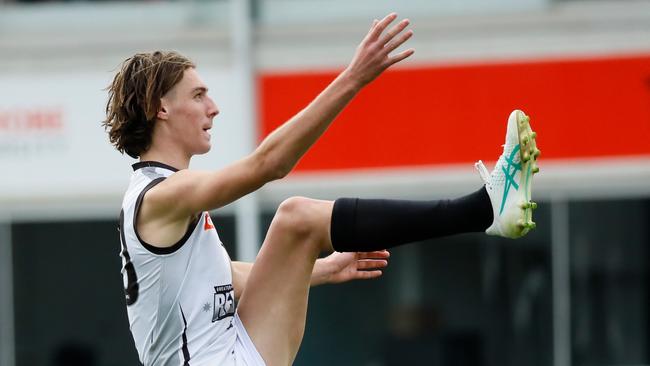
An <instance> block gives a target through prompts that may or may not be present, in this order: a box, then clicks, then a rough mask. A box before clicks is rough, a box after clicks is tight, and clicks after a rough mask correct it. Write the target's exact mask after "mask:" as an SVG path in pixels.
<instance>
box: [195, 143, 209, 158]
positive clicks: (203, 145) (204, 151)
mask: <svg viewBox="0 0 650 366" xmlns="http://www.w3.org/2000/svg"><path fill="white" fill-rule="evenodd" d="M211 148H212V144H210V142H209V141H207V142H203V143H201V144H200V146H198V148H197V149H196V151H195V152H194V154H195V155H203V154H207V153H208V152H209V151H210V149H211Z"/></svg>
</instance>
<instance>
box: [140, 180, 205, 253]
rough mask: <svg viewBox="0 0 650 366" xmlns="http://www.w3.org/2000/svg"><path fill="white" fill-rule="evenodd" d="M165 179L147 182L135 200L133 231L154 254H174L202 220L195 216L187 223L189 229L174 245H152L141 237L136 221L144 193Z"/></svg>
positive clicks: (141, 242)
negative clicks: (162, 246)
mask: <svg viewBox="0 0 650 366" xmlns="http://www.w3.org/2000/svg"><path fill="white" fill-rule="evenodd" d="M163 180H165V177H160V178H156V179H154V180H152V181H151V182H149V184H147V186H146V187H144V189H143V190H142V192H140V194H139V195H138V199H137V200H136V201H135V210H134V211H133V231H135V236H137V237H138V240H139V241H140V244H142V246H143V247H144V248H145V249H147V250H148V251H150V252H151V253H153V254H172V253H174V252H175V251H177V250H179V249H180V248H181V247H182V246H183V244H185V242H186V241H187V239H189V237H190V235H192V232H193V231H194V229H195V228H196V225H197V224H198V223H199V221H200V220H199V219H198V218H196V217H195V218H193V220H192V221H191V222H190V224H189V225H187V231H185V235H183V237H182V238H181V239H180V240H179V241H177V242H176V243H174V245H172V246H170V247H165V248H160V247H157V246H154V245H151V244H149V243H147V242H146V241H144V240H143V239H142V238H141V237H140V234H139V233H138V227H137V226H136V221H137V218H138V213H139V212H140V205H141V204H142V200H143V199H144V195H145V193H147V191H148V190H150V189H151V188H153V187H154V186H156V184H158V183H160V182H162V181H163Z"/></svg>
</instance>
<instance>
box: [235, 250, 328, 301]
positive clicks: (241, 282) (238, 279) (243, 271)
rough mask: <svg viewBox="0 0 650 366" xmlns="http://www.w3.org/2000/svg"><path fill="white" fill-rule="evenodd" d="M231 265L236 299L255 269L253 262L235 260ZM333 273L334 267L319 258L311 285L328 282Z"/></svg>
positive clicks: (312, 275)
mask: <svg viewBox="0 0 650 366" xmlns="http://www.w3.org/2000/svg"><path fill="white" fill-rule="evenodd" d="M230 267H231V268H232V286H233V288H234V290H235V299H236V300H239V297H240V296H241V294H242V292H243V291H244V289H245V288H246V284H247V283H248V277H249V275H250V273H251V270H252V269H253V263H248V262H236V261H233V262H231V266H230ZM331 274H332V268H331V267H329V266H327V265H326V263H324V262H323V259H322V258H321V259H317V260H316V263H315V264H314V270H313V271H312V274H311V283H310V286H318V285H322V284H325V283H328V281H329V278H330V277H331Z"/></svg>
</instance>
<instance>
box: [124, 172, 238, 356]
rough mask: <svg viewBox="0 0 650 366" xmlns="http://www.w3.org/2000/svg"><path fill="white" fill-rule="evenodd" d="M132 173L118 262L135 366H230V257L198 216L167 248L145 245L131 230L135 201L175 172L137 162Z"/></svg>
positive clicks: (233, 338) (204, 219) (204, 215)
mask: <svg viewBox="0 0 650 366" xmlns="http://www.w3.org/2000/svg"><path fill="white" fill-rule="evenodd" d="M133 169H134V172H133V175H132V176H131V182H130V184H129V188H128V190H127V192H126V194H125V196H124V201H123V203H122V212H121V213H120V240H121V244H122V250H121V252H120V255H121V257H122V264H123V267H122V277H123V280H124V288H125V295H126V304H127V312H128V316H129V323H130V328H131V333H132V334H133V339H134V341H135V346H136V348H137V350H138V355H139V356H140V361H141V362H142V363H143V364H144V365H145V366H149V365H155V366H189V365H191V366H202V365H210V366H216V365H234V364H235V360H234V357H235V354H234V351H233V349H234V347H235V342H236V339H237V333H236V330H235V329H234V328H233V319H234V315H235V302H234V298H235V294H234V291H233V287H232V273H231V268H230V258H229V257H228V253H227V252H226V249H225V248H224V247H223V244H222V243H221V240H220V239H219V235H218V234H217V231H216V229H215V227H214V225H213V224H212V220H211V219H210V215H209V213H208V212H203V213H201V215H200V216H199V217H197V218H196V219H195V220H193V221H192V223H191V224H190V225H189V227H188V229H187V232H186V233H185V235H184V236H183V238H182V239H181V240H180V241H178V242H177V243H175V244H174V245H172V246H171V247H169V248H157V247H154V246H152V245H150V244H148V243H146V242H145V241H144V240H142V239H141V238H140V236H139V235H138V232H137V230H136V229H135V218H136V215H137V213H138V209H139V208H140V204H141V202H142V199H143V197H144V195H145V193H146V192H147V191H148V190H149V189H151V188H152V187H154V186H155V185H156V184H158V183H160V182H161V181H163V180H164V179H165V178H167V177H168V176H170V175H171V174H173V173H174V172H175V171H176V169H175V168H173V167H170V166H168V165H165V164H162V163H158V162H139V163H136V164H134V165H133ZM179 199H182V198H180V197H179Z"/></svg>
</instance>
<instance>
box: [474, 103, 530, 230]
mask: <svg viewBox="0 0 650 366" xmlns="http://www.w3.org/2000/svg"><path fill="white" fill-rule="evenodd" d="M529 121H530V119H529V118H528V116H526V114H524V112H522V111H520V110H514V111H512V113H510V117H509V118H508V130H507V132H506V143H505V145H503V154H502V155H501V157H499V160H498V161H497V164H496V165H495V167H494V170H492V173H489V172H488V170H487V168H486V167H485V165H484V164H483V162H482V161H480V160H479V161H478V163H476V164H475V166H476V169H478V171H479V173H480V174H481V178H482V179H483V182H485V189H486V190H487V192H488V195H489V196H490V201H491V202H492V210H493V212H494V221H493V222H492V225H491V226H490V227H489V228H487V230H485V232H486V233H488V234H489V235H498V236H503V237H506V238H513V239H514V238H520V237H522V236H524V235H526V234H527V233H528V232H529V231H530V230H532V229H534V228H535V223H534V222H533V210H534V209H536V208H537V203H535V202H533V201H531V195H530V193H531V186H532V180H533V175H534V174H536V173H537V172H539V168H538V167H537V158H538V157H539V155H540V151H539V149H538V148H537V143H536V137H537V134H536V133H535V132H533V130H531V128H530V123H529Z"/></svg>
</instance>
